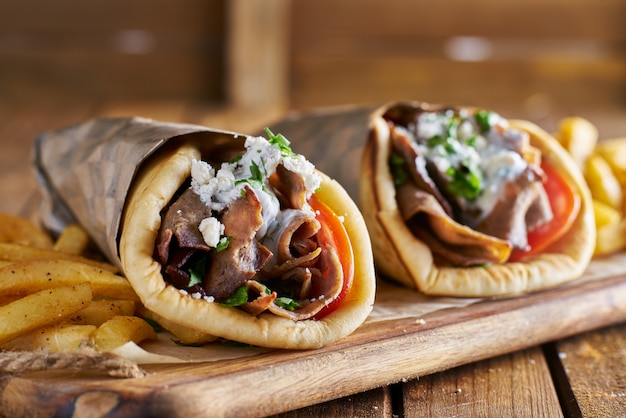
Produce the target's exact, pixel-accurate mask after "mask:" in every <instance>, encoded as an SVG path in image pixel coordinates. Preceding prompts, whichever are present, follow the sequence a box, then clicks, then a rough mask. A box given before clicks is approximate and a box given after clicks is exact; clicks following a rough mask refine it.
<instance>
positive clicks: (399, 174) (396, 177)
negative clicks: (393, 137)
mask: <svg viewBox="0 0 626 418" xmlns="http://www.w3.org/2000/svg"><path fill="white" fill-rule="evenodd" d="M404 164H405V161H404V158H402V157H401V156H399V155H398V154H391V157H390V158H389V167H390V169H391V175H392V176H393V182H394V184H395V185H396V187H400V186H402V185H404V184H405V183H406V180H407V177H406V170H405V168H404Z"/></svg>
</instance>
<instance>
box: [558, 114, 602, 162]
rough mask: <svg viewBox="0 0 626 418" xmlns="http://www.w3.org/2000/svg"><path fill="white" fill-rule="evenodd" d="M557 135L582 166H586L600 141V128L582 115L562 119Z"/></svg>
mask: <svg viewBox="0 0 626 418" xmlns="http://www.w3.org/2000/svg"><path fill="white" fill-rule="evenodd" d="M555 136H556V138H557V139H558V141H559V142H560V143H561V145H563V148H565V149H566V150H567V151H568V152H569V153H570V155H571V156H572V158H573V159H574V161H576V164H578V167H580V168H583V167H584V166H585V163H586V161H587V159H588V158H589V157H590V156H591V154H592V153H593V151H594V148H595V146H596V144H597V143H598V129H597V128H596V126H595V125H594V124H593V123H591V122H590V121H588V120H587V119H584V118H581V117H580V116H571V117H567V118H563V119H561V120H560V121H559V125H558V132H557V133H556V134H555Z"/></svg>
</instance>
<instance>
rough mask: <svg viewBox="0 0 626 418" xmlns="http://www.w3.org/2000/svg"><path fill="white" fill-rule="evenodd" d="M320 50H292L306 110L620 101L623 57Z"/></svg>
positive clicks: (299, 99) (296, 97)
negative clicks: (406, 103) (467, 58)
mask: <svg viewBox="0 0 626 418" xmlns="http://www.w3.org/2000/svg"><path fill="white" fill-rule="evenodd" d="M348 51H351V50H350V49H347V50H346V53H345V54H343V55H339V54H337V55H326V53H325V51H324V50H323V49H320V50H316V51H306V52H302V53H301V54H296V55H294V56H293V61H292V65H293V67H292V86H293V90H292V103H293V106H294V108H296V109H301V110H306V109H311V108H315V107H325V106H332V105H341V104H350V103H352V104H355V103H356V104H363V103H376V102H386V101H391V100H400V99H413V100H424V101H430V102H434V103H439V102H445V103H474V104H477V105H479V106H490V105H491V104H493V103H500V102H509V103H516V102H517V103H524V102H525V101H526V100H527V99H528V98H529V97H532V96H533V95H538V94H541V95H543V96H544V97H546V98H547V99H548V100H550V101H551V102H552V105H553V106H555V107H559V106H568V105H569V104H570V103H577V102H578V103H579V106H580V107H590V106H589V105H590V104H591V105H594V104H599V103H607V104H615V105H619V104H621V103H623V99H624V93H623V92H624V90H623V89H621V88H620V87H621V86H623V83H624V81H623V80H624V74H626V64H624V62H625V61H624V60H623V58H621V56H618V55H614V56H612V57H608V58H607V59H606V60H605V61H603V62H594V61H585V60H577V59H575V58H574V59H562V60H560V61H559V60H557V59H555V58H545V57H539V58H527V59H525V60H520V61H517V60H512V61H508V60H487V61H481V62H454V61H451V60H449V59H446V58H445V57H440V58H429V57H420V56H419V55H413V56H411V57H407V56H403V55H396V56H394V55H382V54H381V55H378V56H375V55H374V56H372V55H370V54H362V55H359V54H351V53H347V52H348Z"/></svg>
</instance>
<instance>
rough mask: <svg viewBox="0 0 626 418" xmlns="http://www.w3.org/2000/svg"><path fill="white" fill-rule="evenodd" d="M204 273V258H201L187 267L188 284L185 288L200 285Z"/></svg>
mask: <svg viewBox="0 0 626 418" xmlns="http://www.w3.org/2000/svg"><path fill="white" fill-rule="evenodd" d="M205 271H206V258H204V257H203V258H201V259H200V260H198V261H196V262H195V263H194V264H193V265H192V266H191V267H189V283H187V287H192V286H195V285H197V284H202V278H203V277H204V272H205Z"/></svg>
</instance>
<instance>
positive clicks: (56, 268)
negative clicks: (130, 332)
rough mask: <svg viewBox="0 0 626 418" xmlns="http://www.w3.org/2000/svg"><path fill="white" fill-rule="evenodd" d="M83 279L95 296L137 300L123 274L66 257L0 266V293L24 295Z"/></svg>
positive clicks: (71, 283)
mask: <svg viewBox="0 0 626 418" xmlns="http://www.w3.org/2000/svg"><path fill="white" fill-rule="evenodd" d="M85 281H86V282H89V283H90V284H91V287H92V289H93V295H94V296H95V297H100V298H110V299H129V300H138V296H137V294H136V293H135V291H134V290H133V288H132V286H131V285H130V283H129V282H128V280H127V279H126V278H125V277H122V276H118V275H116V274H113V273H111V272H109V271H106V270H102V269H100V268H98V267H94V266H91V265H87V264H84V263H79V262H75V261H69V260H40V261H16V262H14V263H12V264H10V265H8V266H5V267H2V268H0V295H1V294H4V295H26V294H29V293H32V292H34V291H39V290H43V289H47V288H51V287H58V286H68V285H74V284H77V283H80V282H85Z"/></svg>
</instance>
